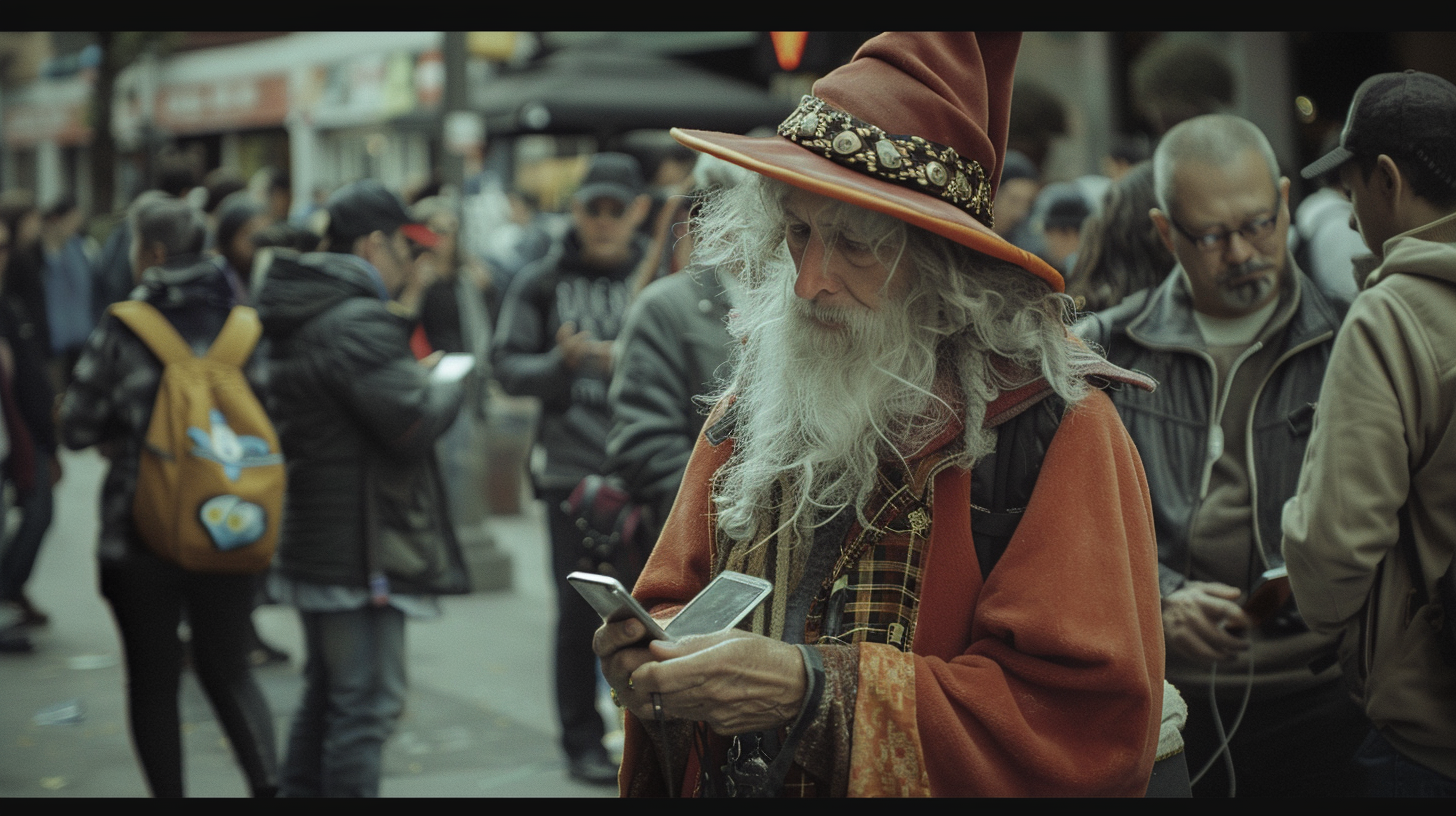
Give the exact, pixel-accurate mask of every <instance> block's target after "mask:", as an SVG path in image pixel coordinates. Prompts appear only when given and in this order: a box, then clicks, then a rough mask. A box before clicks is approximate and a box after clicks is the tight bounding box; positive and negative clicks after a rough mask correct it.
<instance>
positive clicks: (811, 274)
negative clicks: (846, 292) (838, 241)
mask: <svg viewBox="0 0 1456 816" xmlns="http://www.w3.org/2000/svg"><path fill="white" fill-rule="evenodd" d="M830 251H831V250H829V249H827V248H826V247H825V246H824V242H823V241H820V240H818V239H817V238H810V239H809V241H808V242H807V244H806V245H805V247H804V252H803V254H802V255H800V256H799V268H798V277H797V278H795V280H794V294H795V295H798V296H799V297H801V298H803V299H804V300H814V299H815V298H817V297H819V296H820V295H821V294H830V295H832V294H834V293H836V292H838V291H839V290H840V288H841V286H840V283H839V281H838V280H836V279H835V277H834V276H833V275H832V274H830V272H829V253H830Z"/></svg>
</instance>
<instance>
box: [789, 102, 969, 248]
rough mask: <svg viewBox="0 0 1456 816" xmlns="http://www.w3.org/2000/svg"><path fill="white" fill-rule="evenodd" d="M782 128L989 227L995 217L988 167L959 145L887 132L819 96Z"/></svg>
mask: <svg viewBox="0 0 1456 816" xmlns="http://www.w3.org/2000/svg"><path fill="white" fill-rule="evenodd" d="M778 134H779V135H780V136H782V137H784V138H785V139H788V140H789V141H791V142H793V143H794V144H796V145H798V146H800V147H802V148H805V149H806V150H812V151H814V152H815V153H818V154H820V155H822V156H823V157H824V158H826V159H829V160H830V161H832V162H834V163H835V164H839V165H843V166H845V167H848V168H850V169H851V170H855V171H857V172H860V173H864V174H865V175H867V176H871V177H873V178H877V179H880V180H882V181H888V182H891V183H893V184H898V185H900V186H901V187H905V188H908V189H911V190H914V191H916V192H919V193H925V194H926V195H932V196H935V197H937V198H940V199H942V200H944V201H947V202H949V203H951V204H954V205H955V206H956V207H959V208H960V209H962V210H965V211H966V213H967V214H969V215H970V216H971V217H972V218H974V219H976V220H977V221H979V222H981V223H982V224H985V225H986V226H987V227H988V228H989V227H991V226H992V225H993V224H994V223H995V215H994V213H993V212H992V201H991V185H990V184H989V183H987V181H986V171H985V170H984V169H983V168H982V167H981V163H980V162H978V161H976V160H974V159H971V160H966V159H962V158H961V157H960V155H959V154H958V153H956V151H955V148H953V147H947V146H945V145H940V144H936V143H935V142H932V141H930V140H928V139H922V138H921V137H919V136H903V135H892V134H889V133H886V132H885V131H883V130H881V129H880V128H878V127H876V126H874V125H872V124H870V123H868V122H865V121H863V120H860V119H856V118H855V117H853V116H851V115H850V114H848V113H845V112H844V111H842V110H839V109H837V108H832V107H830V106H829V105H828V104H826V103H825V102H824V100H822V99H820V98H818V97H815V96H805V97H804V98H803V99H802V100H801V101H800V102H799V107H798V109H797V110H795V111H794V112H793V113H791V114H789V118H787V119H785V120H784V121H783V122H782V123H781V124H780V125H779V129H778Z"/></svg>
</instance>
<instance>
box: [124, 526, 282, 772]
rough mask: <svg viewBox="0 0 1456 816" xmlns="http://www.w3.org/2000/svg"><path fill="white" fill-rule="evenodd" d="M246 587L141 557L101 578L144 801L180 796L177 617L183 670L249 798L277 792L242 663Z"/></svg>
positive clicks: (267, 727) (240, 581) (255, 696)
mask: <svg viewBox="0 0 1456 816" xmlns="http://www.w3.org/2000/svg"><path fill="white" fill-rule="evenodd" d="M254 587H255V579H254V577H253V576H251V575H209V574H204V573H198V572H187V571H185V570H183V569H181V568H180V567H178V566H176V565H175V564H172V563H171V562H168V561H164V560H162V559H161V558H159V557H158V556H156V555H153V554H152V553H151V552H150V551H145V550H140V549H139V550H135V551H133V552H132V553H130V554H129V557H128V560H127V561H126V563H125V564H122V565H117V566H112V565H105V566H103V567H102V569H101V594H102V595H103V596H105V598H106V600H107V601H108V602H109V603H110V604H111V611H112V614H113V615H114V616H115V617H116V626H117V629H118V630H119V631H120V632H121V643H122V648H123V651H124V652H125V656H126V680H127V709H128V712H127V713H128V714H129V716H130V720H131V735H132V744H133V745H134V746H135V747H136V752H137V758H138V759H140V760H141V765H142V771H143V772H144V773H145V775H146V778H147V785H148V786H149V787H150V788H151V791H152V795H153V796H157V797H179V796H182V795H183V784H182V780H183V774H182V723H181V715H180V714H179V713H178V708H177V693H178V688H179V686H180V683H181V675H182V642H181V640H180V639H179V638H178V637H177V625H178V624H179V623H180V622H181V619H182V610H183V609H184V608H185V609H186V610H187V622H188V625H189V626H190V627H191V629H192V641H191V646H192V667H193V669H194V671H195V672H196V674H197V679H198V681H199V682H200V683H201V684H202V690H203V692H205V693H206V695H207V699H208V701H209V702H211V703H212V708H213V711H214V712H216V714H217V719H218V723H219V724H220V725H221V726H222V730H223V733H224V734H226V735H227V738H228V742H229V743H230V744H231V745H232V748H233V754H234V755H235V756H236V758H237V761H238V764H239V765H240V766H242V769H243V775H244V776H245V777H246V778H247V781H248V787H249V788H250V789H251V791H252V793H253V795H254V796H260V795H261V796H269V795H272V794H273V793H274V792H275V791H276V789H277V785H278V781H277V780H278V746H277V743H276V742H275V737H274V734H273V715H272V712H270V711H269V709H268V702H267V700H265V699H264V698H263V692H262V690H261V689H259V688H258V684H257V682H256V681H255V680H254V678H253V671H252V666H251V665H250V664H249V663H248V650H249V649H250V648H251V641H250V640H249V632H250V631H251V626H252V623H251V619H250V616H251V615H252V612H253V592H254Z"/></svg>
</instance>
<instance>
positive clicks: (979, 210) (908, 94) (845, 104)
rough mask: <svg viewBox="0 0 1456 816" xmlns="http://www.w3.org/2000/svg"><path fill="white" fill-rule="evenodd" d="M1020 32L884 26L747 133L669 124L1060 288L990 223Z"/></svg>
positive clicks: (731, 154)
mask: <svg viewBox="0 0 1456 816" xmlns="http://www.w3.org/2000/svg"><path fill="white" fill-rule="evenodd" d="M1020 47H1021V35H1020V34H1018V33H975V32H890V33H886V34H881V35H880V36H878V37H875V38H874V39H872V40H870V41H869V42H867V43H865V44H864V45H863V46H861V47H860V49H859V51H858V52H856V53H855V55H854V58H853V59H852V60H850V61H849V64H847V65H845V66H843V67H841V68H838V69H836V70H835V71H833V72H831V73H830V74H829V75H827V76H825V77H824V78H822V79H820V80H819V81H818V82H815V83H814V88H813V95H812V96H806V97H804V99H803V101H802V102H800V103H799V107H798V109H796V110H795V111H794V112H793V113H791V114H789V118H787V119H785V120H784V121H783V123H782V124H780V125H779V127H778V135H776V136H767V137H762V138H754V137H749V136H739V135H736V134H732V133H717V132H714V131H707V130H683V129H680V128H674V129H673V131H672V135H673V137H674V138H676V139H677V140H678V141H679V142H681V143H682V144H684V145H686V146H688V147H691V148H693V149H694V150H697V151H700V152H703V153H707V154H709V155H712V156H717V157H718V158H720V159H724V160H726V161H730V162H733V163H734V164H737V165H740V166H742V167H746V168H748V169H749V170H752V171H754V172H756V173H761V174H763V175H765V176H768V177H770V178H775V179H778V180H780V181H783V182H787V183H788V184H792V185H794V186H795V187H800V188H803V189H805V190H808V191H810V192H813V193H818V194H820V195H825V196H828V197H830V198H834V199H838V200H840V201H845V202H848V203H850V204H854V205H856V206H859V207H864V208H865V209H869V210H875V211H877V212H882V213H885V214H886V215H889V216H893V217H895V218H898V219H900V220H902V221H905V222H907V223H910V224H914V225H915V226H917V227H921V228H924V229H926V230H929V231H930V232H933V233H935V234H937V235H940V236H942V237H945V238H948V239H950V240H952V241H955V242H956V243H958V244H962V245H964V246H968V247H970V248H972V249H975V250H977V251H979V252H984V253H985V254H987V255H991V256H993V257H996V258H1000V259H1002V260H1005V261H1009V262H1011V263H1013V264H1016V265H1017V266H1019V267H1021V268H1022V269H1025V270H1026V271H1027V272H1029V273H1031V274H1032V275H1035V276H1036V277H1038V278H1041V279H1042V280H1043V281H1045V282H1046V283H1047V285H1048V286H1050V287H1051V288H1052V289H1053V290H1055V291H1057V292H1061V291H1063V289H1064V284H1063V282H1062V276H1061V275H1060V274H1059V273H1058V272H1057V271H1056V270H1055V269H1053V268H1052V267H1051V266H1050V265H1049V264H1047V263H1046V262H1045V261H1043V260H1042V259H1040V258H1038V257H1037V256H1035V255H1033V254H1032V253H1030V252H1027V251H1026V250H1024V249H1021V248H1019V247H1017V246H1015V245H1013V244H1011V243H1010V242H1008V241H1006V240H1005V239H1003V238H1002V237H1001V236H999V235H997V234H996V233H995V232H993V231H992V230H991V225H992V223H994V222H993V201H994V199H995V195H996V187H997V185H998V184H999V183H1000V180H1001V162H1002V157H1003V155H1004V153H1005V150H1006V130H1007V127H1008V124H1009V122H1010V119H1011V82H1012V73H1013V72H1014V70H1015V68H1016V52H1017V50H1018V49H1019V48H1020Z"/></svg>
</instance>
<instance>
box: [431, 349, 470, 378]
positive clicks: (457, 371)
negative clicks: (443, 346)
mask: <svg viewBox="0 0 1456 816" xmlns="http://www.w3.org/2000/svg"><path fill="white" fill-rule="evenodd" d="M474 368H475V355H474V354H466V353H464V352H451V353H449V354H446V355H444V356H442V357H441V358H440V361H439V362H438V363H435V367H434V368H432V369H430V379H431V380H434V381H435V382H457V381H459V380H463V379H465V375H466V374H469V373H470V372H471V371H472V370H474Z"/></svg>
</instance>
